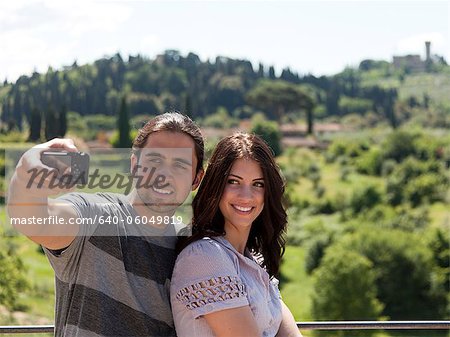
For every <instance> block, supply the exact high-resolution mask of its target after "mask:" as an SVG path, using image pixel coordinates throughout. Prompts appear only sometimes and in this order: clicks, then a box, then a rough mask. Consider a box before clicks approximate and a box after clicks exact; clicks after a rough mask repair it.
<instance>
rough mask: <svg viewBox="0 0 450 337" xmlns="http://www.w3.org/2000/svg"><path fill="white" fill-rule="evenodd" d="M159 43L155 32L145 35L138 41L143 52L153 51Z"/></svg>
mask: <svg viewBox="0 0 450 337" xmlns="http://www.w3.org/2000/svg"><path fill="white" fill-rule="evenodd" d="M159 44H160V41H159V38H158V36H156V35H155V34H151V35H147V36H145V37H144V38H143V39H141V42H140V43H139V47H140V49H141V50H142V51H143V52H146V51H152V52H153V51H154V50H155V49H157V48H158V46H159Z"/></svg>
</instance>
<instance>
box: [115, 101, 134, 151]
mask: <svg viewBox="0 0 450 337" xmlns="http://www.w3.org/2000/svg"><path fill="white" fill-rule="evenodd" d="M117 130H118V131H119V141H118V143H117V146H116V147H119V148H129V147H131V139H130V121H129V118H128V108H127V100H126V97H125V96H123V97H122V101H121V103H120V109H119V115H118V117H117Z"/></svg>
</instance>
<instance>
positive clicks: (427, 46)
mask: <svg viewBox="0 0 450 337" xmlns="http://www.w3.org/2000/svg"><path fill="white" fill-rule="evenodd" d="M430 46H431V42H430V41H425V50H426V59H425V61H426V62H430Z"/></svg>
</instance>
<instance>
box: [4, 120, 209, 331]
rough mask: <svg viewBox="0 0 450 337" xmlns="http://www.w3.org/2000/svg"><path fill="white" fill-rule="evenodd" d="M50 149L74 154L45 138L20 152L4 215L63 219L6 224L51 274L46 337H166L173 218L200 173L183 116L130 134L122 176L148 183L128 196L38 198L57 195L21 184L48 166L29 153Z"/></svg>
mask: <svg viewBox="0 0 450 337" xmlns="http://www.w3.org/2000/svg"><path fill="white" fill-rule="evenodd" d="M51 149H59V150H61V149H63V150H65V151H68V152H74V151H77V148H76V147H75V146H74V144H73V141H72V140H70V139H54V140H51V141H49V142H47V143H44V144H41V145H38V146H36V147H35V148H33V149H32V150H33V151H32V150H30V151H28V152H26V153H25V154H24V155H23V156H22V158H21V159H20V161H19V163H18V165H17V168H16V171H15V173H14V175H13V177H12V179H11V184H10V189H9V192H8V213H9V215H10V217H11V218H14V217H22V218H23V217H28V218H32V217H35V218H47V219H48V218H50V217H51V216H53V217H54V218H58V219H64V221H63V222H64V225H63V226H62V225H61V224H60V222H58V224H53V223H51V224H50V222H47V224H36V223H34V224H33V225H29V224H27V225H20V224H19V225H16V228H17V229H18V230H19V231H21V232H22V233H24V234H25V235H27V236H28V237H29V238H30V239H31V240H33V241H34V242H37V243H38V244H41V245H42V246H43V247H44V251H45V253H46V255H47V256H48V259H49V261H50V263H51V265H52V267H53V269H54V271H55V283H56V303H55V316H56V317H55V320H56V322H55V336H57V337H59V336H64V337H67V336H70V337H72V336H82V337H90V336H96V337H98V336H173V335H175V330H174V325H173V320H172V314H171V310H170V297H169V287H170V277H171V274H172V269H173V265H174V263H175V258H176V255H175V251H174V248H175V243H176V230H175V227H174V224H173V222H174V221H173V220H174V219H175V217H174V213H175V211H176V209H177V207H178V206H179V205H180V204H182V203H183V202H184V201H185V199H186V198H187V196H188V194H189V193H190V191H192V190H195V189H196V188H197V186H198V185H199V183H200V181H201V178H202V176H203V167H202V166H203V156H204V141H203V138H202V135H201V132H200V130H199V128H198V127H197V126H196V125H195V124H194V123H193V122H192V120H190V119H189V118H188V117H186V116H183V115H181V114H178V113H166V114H163V115H160V116H158V117H156V118H154V119H152V120H150V121H149V122H148V123H147V124H146V125H145V126H144V127H143V128H142V129H141V130H139V133H138V135H137V137H136V139H135V140H134V142H133V154H132V155H131V172H133V175H134V176H135V177H140V178H142V179H141V180H143V181H147V182H150V184H142V183H141V184H139V183H136V184H135V186H134V188H133V190H132V191H131V193H130V194H128V195H121V194H115V193H95V194H89V193H68V194H66V195H63V196H62V197H59V198H57V199H51V198H48V197H49V196H52V195H55V194H58V193H60V192H61V191H63V190H64V189H63V188H62V187H61V186H59V187H53V188H52V187H51V186H53V185H51V181H50V179H49V178H46V179H45V181H39V182H38V183H41V185H42V186H40V187H39V186H37V185H36V182H32V184H30V174H29V172H30V170H32V169H48V167H47V166H45V165H44V164H43V163H42V161H41V159H40V156H38V155H36V153H37V152H38V153H40V152H42V151H45V150H51ZM160 178H162V179H160ZM158 179H159V180H158ZM137 181H138V182H139V179H137ZM141 182H142V181H141ZM93 219H95V221H92V220H93ZM107 219H109V221H107ZM111 219H114V220H113V221H111ZM89 220H90V221H89ZM186 220H187V221H189V220H190V219H185V221H184V222H186ZM60 221H61V220H60Z"/></svg>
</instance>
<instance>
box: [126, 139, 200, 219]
mask: <svg viewBox="0 0 450 337" xmlns="http://www.w3.org/2000/svg"><path fill="white" fill-rule="evenodd" d="M196 167H197V157H196V155H195V143H194V140H193V139H192V138H191V137H189V136H188V135H186V134H184V133H179V132H170V131H158V132H155V133H152V134H151V135H150V136H149V137H148V139H147V142H146V144H145V147H144V148H143V149H142V150H141V153H140V156H139V158H137V157H136V156H135V155H133V156H132V158H131V171H132V172H134V176H135V177H136V178H137V179H135V184H136V186H135V187H136V191H137V194H138V196H139V198H140V202H141V203H142V206H144V205H145V206H146V207H147V208H148V209H149V210H151V211H152V212H155V213H159V214H167V213H173V212H175V210H176V209H177V207H179V206H180V205H181V204H182V203H183V202H184V201H185V200H186V198H187V196H188V195H189V193H190V191H191V190H194V189H195V188H196V187H197V185H198V183H199V180H200V178H201V177H198V179H196V175H195V168H196ZM140 206H141V205H140Z"/></svg>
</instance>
